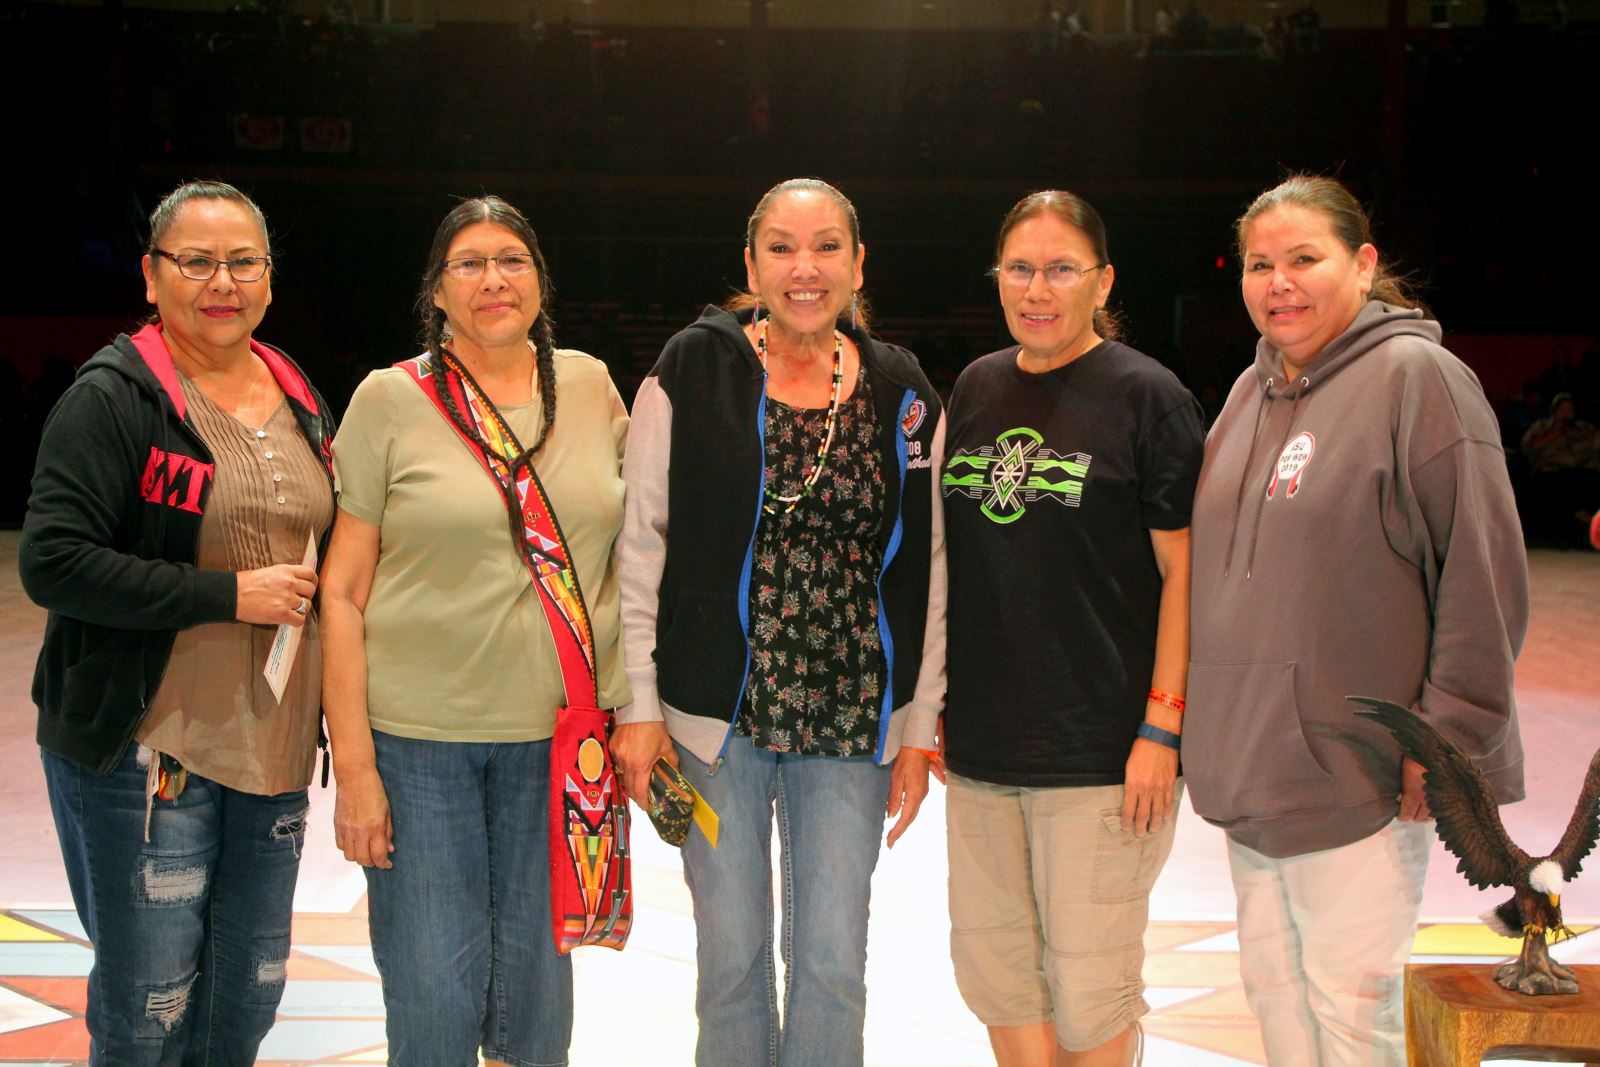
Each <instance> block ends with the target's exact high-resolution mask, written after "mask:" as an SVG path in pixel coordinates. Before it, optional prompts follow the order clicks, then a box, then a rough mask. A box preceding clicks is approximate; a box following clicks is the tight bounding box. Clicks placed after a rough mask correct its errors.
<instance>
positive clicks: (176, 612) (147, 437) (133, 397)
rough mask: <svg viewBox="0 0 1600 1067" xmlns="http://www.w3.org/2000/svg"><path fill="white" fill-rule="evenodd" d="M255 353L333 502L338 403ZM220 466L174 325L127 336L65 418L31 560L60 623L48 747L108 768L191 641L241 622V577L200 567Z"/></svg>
mask: <svg viewBox="0 0 1600 1067" xmlns="http://www.w3.org/2000/svg"><path fill="white" fill-rule="evenodd" d="M252 347H253V349H254V350H255V353H256V355H258V356H260V357H261V359H262V360H263V362H265V363H266V364H267V367H268V368H269V369H270V370H271V371H272V375H273V377H274V378H275V379H276V380H277V383H278V386H279V388H280V389H282V390H283V394H284V397H285V398H286V400H287V402H288V404H289V408H290V410H291V411H292V412H293V413H294V416H295V421H296V422H297V423H298V424H299V426H300V431H301V433H303V434H304V435H305V438H306V441H307V442H308V443H309V444H310V445H311V448H312V451H313V452H314V453H316V455H317V456H318V457H320V458H321V459H322V461H323V465H324V466H325V467H326V468H327V469H328V472H329V483H328V491H329V493H330V494H331V493H332V491H333V482H332V467H331V463H330V459H329V451H328V446H329V442H331V441H332V439H333V431H334V420H333V418H332V416H331V415H330V414H329V412H328V406H327V403H326V402H325V401H324V400H323V399H322V397H321V396H320V395H319V394H318V393H317V391H316V390H315V389H313V388H312V386H311V383H310V382H309V381H308V380H307V378H306V376H305V374H304V373H303V372H302V371H301V370H300V368H299V367H298V366H296V365H295V363H294V362H293V361H292V360H290V359H289V357H288V356H286V355H284V354H283V353H282V352H279V351H278V350H277V349H274V348H269V347H267V346H265V345H261V344H258V343H252ZM213 470H214V460H213V457H212V455H211V452H210V451H209V450H208V449H207V448H206V446H205V442H204V441H202V440H201V439H200V435H199V433H198V432H196V430H195V428H194V424H193V423H192V422H191V421H189V419H188V418H187V410H186V405H185V403H184V398H183V392H182V390H181V388H180V387H179V385H178V377H177V373H176V371H175V369H174V368H173V365H172V357H171V355H170V354H169V353H168V351H167V347H166V343H165V342H164V341H163V340H162V338H161V333H160V329H159V327H156V326H147V327H145V328H144V329H143V330H140V331H139V332H138V333H137V334H136V335H135V336H134V337H129V336H128V335H127V334H119V335H118V336H117V338H116V340H114V341H112V342H111V344H109V345H107V346H106V347H105V348H102V349H101V350H100V351H99V352H98V353H96V354H95V356H94V358H92V359H90V360H89V362H88V363H86V364H84V366H83V368H82V369H81V370H80V371H79V372H78V376H77V379H76V380H75V381H74V382H73V383H72V385H71V386H70V387H68V389H67V391H66V392H65V393H64V394H62V397H61V399H60V400H59V401H58V402H57V403H56V406H55V409H54V410H53V411H51V413H50V417H49V418H48V419H47V420H46V421H45V427H44V437H43V439H42V440H41V442H40V444H39V461H38V464H37V466H36V467H35V468H34V474H33V491H32V494H31V495H30V497H29V499H28V514H27V517H26V518H25V519H24V520H23V524H22V544H21V550H20V560H19V570H20V572H21V576H22V586H23V588H24V589H25V590H26V591H27V593H28V596H30V597H31V598H32V599H33V600H34V602H35V603H37V604H39V605H40V606H41V607H43V608H45V609H47V610H48V611H49V613H50V615H49V618H48V620H47V621H46V623H45V632H44V647H43V648H41V649H40V650H39V662H38V667H37V669H36V670H35V672H34V678H33V701H34V703H35V704H37V705H38V707H39V726H38V733H37V739H38V742H39V746H40V747H41V748H44V749H46V750H48V751H50V752H54V753H55V754H56V755H59V756H62V757H65V758H67V759H71V760H75V761H77V762H79V763H82V764H85V765H87V766H89V767H92V768H94V769H95V770H97V771H98V772H100V773H101V774H109V773H110V772H111V771H112V770H113V769H114V768H115V767H116V766H117V764H118V762H120V760H121V759H122V754H123V753H124V752H125V751H126V750H127V747H128V742H129V741H130V740H132V738H133V734H134V731H135V730H136V729H137V728H138V724H139V720H140V719H141V718H142V717H143V715H144V710H145V707H146V705H147V704H148V703H149V701H150V699H151V698H152V697H153V696H154V695H155V692H156V688H157V687H158V686H159V685H160V684H161V678H162V675H163V674H164V673H165V671H166V666H167V659H168V657H169V656H170V655H171V654H172V643H173V640H174V639H175V638H176V636H177V632H178V631H179V630H182V629H186V628H187V627H190V626H196V625H198V624H200V623H206V622H223V621H227V620H229V619H232V618H233V617H234V612H235V607H236V604H235V601H236V597H237V583H236V579H235V577H234V574H233V572H232V571H205V570H201V569H200V568H198V567H196V566H195V565H194V560H195V555H196V552H197V550H198V545H199V540H200V521H201V517H202V515H203V514H204V512H205V508H206V502H207V500H208V499H209V497H210V492H211V480H212V473H213ZM323 547H324V548H325V547H326V545H324V546H323Z"/></svg>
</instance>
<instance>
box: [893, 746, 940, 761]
mask: <svg viewBox="0 0 1600 1067" xmlns="http://www.w3.org/2000/svg"><path fill="white" fill-rule="evenodd" d="M900 747H901V748H909V749H910V750H911V751H913V752H920V753H922V754H923V755H924V756H927V757H928V758H929V759H930V760H932V761H933V762H934V763H938V762H939V761H940V760H941V759H942V757H941V756H940V755H939V750H938V749H936V748H918V747H917V746H916V745H901V746H900Z"/></svg>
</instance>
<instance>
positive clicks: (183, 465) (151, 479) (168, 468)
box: [139, 445, 216, 515]
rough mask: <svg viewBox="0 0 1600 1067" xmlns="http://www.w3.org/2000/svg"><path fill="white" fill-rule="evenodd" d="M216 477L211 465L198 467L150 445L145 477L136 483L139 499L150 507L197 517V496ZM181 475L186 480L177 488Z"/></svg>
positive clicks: (191, 459)
mask: <svg viewBox="0 0 1600 1067" xmlns="http://www.w3.org/2000/svg"><path fill="white" fill-rule="evenodd" d="M215 473H216V466H215V465H214V464H211V463H201V462H200V461H199V460H197V459H195V458H194V457H192V456H185V455H181V454H180V453H177V452H163V451H161V449H159V448H157V447H155V446H154V445H151V446H150V458H149V459H147V460H146V461H145V465H144V475H143V476H142V477H141V478H140V479H139V495H140V496H142V497H144V498H145V499H146V500H148V501H149V502H150V503H152V504H165V505H167V506H168V507H172V508H177V509H178V510H179V511H190V512H193V513H194V514H196V515H198V514H200V494H201V493H202V492H204V491H205V487H206V483H207V482H209V481H210V480H211V478H212V476H213V475H214V474H215ZM184 475H188V480H187V481H186V482H183V483H182V484H181V485H180V479H182V478H183V476H184Z"/></svg>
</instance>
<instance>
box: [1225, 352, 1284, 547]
mask: <svg viewBox="0 0 1600 1067" xmlns="http://www.w3.org/2000/svg"><path fill="white" fill-rule="evenodd" d="M1274 380H1275V379H1272V378H1268V379H1267V381H1266V384H1265V385H1263V386H1262V387H1261V406H1260V408H1259V409H1257V411H1256V430H1255V433H1253V434H1251V435H1250V451H1249V453H1248V454H1246V455H1245V458H1244V469H1243V470H1242V471H1241V472H1240V474H1239V493H1238V495H1237V496H1235V497H1234V499H1233V530H1232V532H1230V533H1229V534H1228V552H1227V554H1226V555H1225V556H1223V558H1222V576H1223V577H1224V578H1226V577H1227V576H1228V571H1229V570H1230V569H1232V567H1233V545H1234V542H1235V541H1237V540H1238V539H1239V512H1240V511H1242V510H1244V488H1245V486H1246V485H1248V484H1249V482H1250V468H1251V467H1253V466H1255V462H1256V443H1257V442H1258V441H1260V440H1261V429H1262V427H1263V426H1265V425H1266V421H1267V411H1268V408H1269V406H1270V404H1271V399H1272V398H1271V394H1272V383H1273V381H1274Z"/></svg>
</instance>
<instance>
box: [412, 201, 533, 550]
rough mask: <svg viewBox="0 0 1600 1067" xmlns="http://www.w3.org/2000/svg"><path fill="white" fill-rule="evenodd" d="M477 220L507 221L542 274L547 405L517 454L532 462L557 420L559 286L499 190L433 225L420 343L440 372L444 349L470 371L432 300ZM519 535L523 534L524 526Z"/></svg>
mask: <svg viewBox="0 0 1600 1067" xmlns="http://www.w3.org/2000/svg"><path fill="white" fill-rule="evenodd" d="M479 222H492V223H494V224H496V225H498V226H504V227H505V228H506V229H508V230H510V231H511V232H512V233H514V234H515V235H516V236H517V238H518V239H519V240H521V241H522V243H523V244H525V245H527V246H528V253H529V254H530V255H531V256H533V269H534V274H535V275H536V276H537V277H538V279H539V317H538V318H536V319H534V320H533V325H532V326H531V327H529V329H528V338H529V339H530V340H531V341H533V351H534V358H535V362H536V363H537V365H538V370H539V396H540V399H541V400H542V402H543V405H544V423H543V425H542V426H541V427H540V430H539V436H538V439H537V440H536V441H535V442H534V443H533V445H532V446H531V447H525V449H524V452H523V454H522V455H521V456H518V457H517V464H515V465H521V464H523V463H528V462H532V460H533V457H534V456H536V455H538V454H539V451H540V449H542V448H544V443H545V442H546V441H548V440H549V439H550V434H551V433H552V432H553V431H554V430H555V425H556V364H555V352H556V345H555V323H554V322H553V321H552V320H551V318H550V297H551V295H552V294H553V293H554V291H555V290H554V287H553V286H552V285H551V283H550V271H549V269H548V268H546V266H545V262H544V253H543V252H541V251H540V250H539V238H538V236H537V235H536V234H535V233H534V232H533V227H532V226H531V225H529V224H528V220H527V219H526V218H525V217H524V216H523V214H522V212H520V211H518V210H517V209H516V208H514V207H512V206H511V205H510V204H508V203H506V202H505V201H504V200H502V199H500V198H499V197H498V196H477V197H473V198H472V199H471V200H463V201H462V202H461V203H459V204H457V205H456V206H455V209H454V210H452V211H451V212H450V214H448V215H446V216H445V217H444V221H443V222H441V223H439V228H438V229H437V230H435V231H434V234H433V246H432V247H431V248H429V249H428V267H427V270H425V271H424V272H423V275H422V286H421V288H420V289H419V290H418V292H417V313H418V315H419V317H420V319H421V323H422V345H423V347H424V348H426V349H427V350H428V351H429V352H431V353H433V356H434V358H435V359H436V360H438V361H439V362H438V364H437V366H436V370H438V371H439V372H440V373H442V372H443V370H444V357H445V355H446V353H449V355H450V360H451V362H452V363H454V364H455V368H454V369H456V370H459V371H460V372H461V373H463V374H465V373H466V368H464V367H461V366H460V361H459V360H457V359H456V358H455V354H454V353H452V352H450V349H449V344H450V336H449V334H450V330H449V322H448V321H447V320H446V319H445V315H444V312H443V311H442V310H440V308H439V307H438V306H437V305H435V304H434V302H433V296H434V294H435V293H436V292H438V291H439V282H440V281H441V279H443V277H444V261H445V257H446V256H448V255H449V254H450V244H451V242H452V241H454V240H455V239H456V235H457V234H459V233H460V232H461V231H462V230H464V229H466V228H467V227H468V226H472V225H474V224H476V223H479ZM469 377H470V375H469ZM440 381H441V382H443V381H444V379H443V378H442V377H441V379H440ZM439 393H440V395H441V396H442V397H443V399H444V404H445V408H446V410H447V411H449V413H450V417H451V418H452V419H453V420H454V421H455V424H456V425H457V426H458V427H460V428H461V431H462V432H463V433H465V434H467V436H468V437H469V438H470V439H472V440H473V441H475V442H476V443H477V444H478V446H479V447H480V448H484V447H487V443H486V442H485V441H483V440H482V438H481V437H480V435H479V434H478V428H477V427H476V426H474V425H473V423H472V420H471V419H470V418H467V417H465V416H464V415H463V414H462V412H460V411H459V410H457V408H456V403H455V398H454V397H452V396H451V395H450V390H449V389H445V388H441V389H440V390H439ZM517 540H518V541H521V540H522V538H521V535H520V532H519V534H518V537H517Z"/></svg>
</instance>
